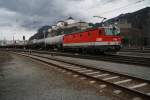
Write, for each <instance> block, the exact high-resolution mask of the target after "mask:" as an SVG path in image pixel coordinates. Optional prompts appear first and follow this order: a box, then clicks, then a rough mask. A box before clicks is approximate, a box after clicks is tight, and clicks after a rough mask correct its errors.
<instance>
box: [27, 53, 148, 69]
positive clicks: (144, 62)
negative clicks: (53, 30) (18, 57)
mask: <svg viewBox="0 0 150 100" xmlns="http://www.w3.org/2000/svg"><path fill="white" fill-rule="evenodd" d="M26 52H28V50H27V51H26ZM32 52H35V53H40V54H53V55H56V56H67V57H74V58H83V59H92V60H102V61H110V62H117V63H125V64H132V65H140V66H145V67H150V58H144V57H133V56H123V55H84V54H73V53H62V52H48V51H37V50H33V51H32Z"/></svg>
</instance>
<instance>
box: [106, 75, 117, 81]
mask: <svg viewBox="0 0 150 100" xmlns="http://www.w3.org/2000/svg"><path fill="white" fill-rule="evenodd" d="M116 78H119V76H114V77H109V78H104V79H103V80H105V81H107V80H112V79H116Z"/></svg>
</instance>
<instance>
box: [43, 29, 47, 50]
mask: <svg viewBox="0 0 150 100" xmlns="http://www.w3.org/2000/svg"><path fill="white" fill-rule="evenodd" d="M43 33H44V48H45V49H46V40H45V38H46V36H45V35H46V31H45V30H44V31H43Z"/></svg>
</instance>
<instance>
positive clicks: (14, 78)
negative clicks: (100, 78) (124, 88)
mask: <svg viewBox="0 0 150 100" xmlns="http://www.w3.org/2000/svg"><path fill="white" fill-rule="evenodd" d="M2 63H3V65H1V64H2ZM0 65H1V66H0V75H1V76H0V100H112V99H113V100H118V99H115V98H113V97H112V98H111V97H109V98H107V97H105V96H102V95H100V94H99V93H98V92H96V90H95V88H94V87H91V86H90V85H89V84H86V82H79V81H77V79H74V78H72V77H67V76H66V74H63V73H60V72H59V71H57V70H54V69H53V68H50V67H49V66H46V65H43V64H41V63H39V62H35V61H33V60H31V59H29V58H26V57H22V56H16V55H13V54H10V55H9V54H7V53H3V52H1V51H0Z"/></svg>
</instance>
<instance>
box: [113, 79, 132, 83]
mask: <svg viewBox="0 0 150 100" xmlns="http://www.w3.org/2000/svg"><path fill="white" fill-rule="evenodd" d="M130 81H132V79H127V80H122V81H118V82H115V83H114V84H121V83H126V82H130Z"/></svg>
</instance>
